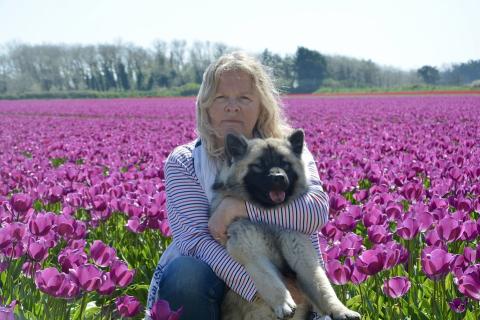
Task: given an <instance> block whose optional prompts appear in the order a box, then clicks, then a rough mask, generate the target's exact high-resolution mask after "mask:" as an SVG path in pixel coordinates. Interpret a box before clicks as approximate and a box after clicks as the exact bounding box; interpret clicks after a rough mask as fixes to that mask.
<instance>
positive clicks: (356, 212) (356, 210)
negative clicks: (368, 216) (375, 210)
mask: <svg viewBox="0 0 480 320" xmlns="http://www.w3.org/2000/svg"><path fill="white" fill-rule="evenodd" d="M347 212H348V213H349V214H350V216H352V218H353V219H354V220H355V221H356V220H359V219H360V218H361V217H362V215H363V213H362V208H360V207H359V206H349V207H348V209H347Z"/></svg>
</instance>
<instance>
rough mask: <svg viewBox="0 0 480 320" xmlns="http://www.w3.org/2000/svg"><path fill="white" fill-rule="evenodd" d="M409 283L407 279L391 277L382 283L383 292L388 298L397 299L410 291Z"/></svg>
mask: <svg viewBox="0 0 480 320" xmlns="http://www.w3.org/2000/svg"><path fill="white" fill-rule="evenodd" d="M410 286H411V283H410V281H409V280H408V278H407V277H393V278H390V279H388V280H385V282H384V283H383V292H384V293H385V294H386V295H387V296H389V297H390V298H393V299H397V298H400V297H402V296H404V295H405V294H406V293H407V292H408V290H410Z"/></svg>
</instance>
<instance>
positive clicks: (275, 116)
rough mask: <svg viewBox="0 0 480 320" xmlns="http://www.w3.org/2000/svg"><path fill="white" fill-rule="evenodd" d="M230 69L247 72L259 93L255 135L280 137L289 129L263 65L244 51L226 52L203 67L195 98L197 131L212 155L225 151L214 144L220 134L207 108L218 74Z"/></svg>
mask: <svg viewBox="0 0 480 320" xmlns="http://www.w3.org/2000/svg"><path fill="white" fill-rule="evenodd" d="M232 70H235V71H243V72H245V73H246V74H248V75H250V77H251V78H252V82H253V85H254V87H255V89H256V90H257V92H258V94H259V97H260V114H259V116H258V120H257V123H256V124H255V128H254V131H256V134H258V135H259V136H260V137H262V138H283V137H285V136H286V135H288V134H289V133H290V131H291V130H292V128H291V126H290V125H289V124H288V123H287V120H286V117H285V115H284V111H283V104H282V102H281V100H280V94H279V92H278V90H277V89H276V88H275V85H274V83H273V80H272V78H271V76H270V75H269V74H268V73H267V71H266V69H265V67H264V66H263V65H262V64H261V63H260V62H259V61H257V60H256V59H255V58H253V57H251V56H249V55H247V54H245V53H243V52H233V53H229V54H225V55H223V56H221V57H220V58H218V59H217V60H216V61H215V62H213V63H212V64H210V65H209V66H208V67H207V69H206V70H205V73H204V74H203V81H202V84H201V86H200V90H199V92H198V95H197V101H196V113H197V134H198V136H199V137H200V139H201V140H202V144H204V146H205V148H206V150H207V152H208V153H209V154H210V155H211V156H213V157H219V156H221V155H223V152H224V151H223V147H220V146H217V145H216V144H215V141H216V139H217V138H218V137H219V136H218V133H217V132H216V131H215V130H214V128H213V127H212V126H211V124H210V119H209V116H208V108H210V106H211V105H212V102H213V99H214V97H215V93H216V90H217V86H218V81H219V79H220V76H221V74H222V73H223V72H225V71H232Z"/></svg>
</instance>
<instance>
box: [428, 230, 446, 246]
mask: <svg viewBox="0 0 480 320" xmlns="http://www.w3.org/2000/svg"><path fill="white" fill-rule="evenodd" d="M425 242H426V243H427V244H428V245H429V246H433V247H438V246H440V245H442V243H443V241H442V239H440V237H439V236H438V232H437V229H436V228H435V229H432V230H430V231H428V232H427V233H426V234H425Z"/></svg>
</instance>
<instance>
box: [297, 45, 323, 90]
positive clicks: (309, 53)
mask: <svg viewBox="0 0 480 320" xmlns="http://www.w3.org/2000/svg"><path fill="white" fill-rule="evenodd" d="M294 70H295V73H296V79H295V80H296V84H297V86H296V90H295V91H296V92H299V93H311V92H313V91H315V90H317V89H318V88H319V87H320V85H321V84H322V81H323V79H324V78H325V75H326V73H327V63H326V60H325V57H324V56H323V55H322V54H320V53H319V52H318V51H315V50H309V49H307V48H305V47H298V49H297V52H296V54H295V60H294Z"/></svg>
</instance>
